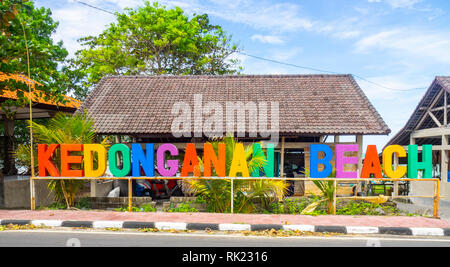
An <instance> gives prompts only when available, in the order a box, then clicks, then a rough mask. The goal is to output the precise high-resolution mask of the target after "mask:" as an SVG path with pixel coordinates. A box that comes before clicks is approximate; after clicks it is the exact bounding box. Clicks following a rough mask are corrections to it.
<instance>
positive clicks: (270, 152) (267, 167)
mask: <svg viewBox="0 0 450 267" xmlns="http://www.w3.org/2000/svg"><path fill="white" fill-rule="evenodd" d="M274 149H275V146H274V144H267V157H266V156H265V155H264V152H263V150H262V148H261V144H259V143H254V144H253V157H263V158H264V160H266V163H265V164H264V165H263V166H262V167H263V169H264V174H265V175H266V177H271V178H272V177H274ZM259 171H260V168H257V169H253V171H252V176H253V177H259Z"/></svg>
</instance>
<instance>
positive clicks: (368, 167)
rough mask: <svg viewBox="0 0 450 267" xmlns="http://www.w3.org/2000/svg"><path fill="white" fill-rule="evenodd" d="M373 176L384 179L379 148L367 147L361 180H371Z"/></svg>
mask: <svg viewBox="0 0 450 267" xmlns="http://www.w3.org/2000/svg"><path fill="white" fill-rule="evenodd" d="M371 174H373V175H374V176H375V178H383V174H382V173H381V164H380V159H379V158H378V152H377V146H375V145H370V146H367V151H366V157H365V158H364V165H363V168H362V172H361V178H370V175H371Z"/></svg>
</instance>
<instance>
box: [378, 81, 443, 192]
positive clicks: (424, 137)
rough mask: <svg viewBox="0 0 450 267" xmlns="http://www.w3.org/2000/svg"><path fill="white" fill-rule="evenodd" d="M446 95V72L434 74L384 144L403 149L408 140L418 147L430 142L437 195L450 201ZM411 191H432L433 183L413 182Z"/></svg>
mask: <svg viewBox="0 0 450 267" xmlns="http://www.w3.org/2000/svg"><path fill="white" fill-rule="evenodd" d="M449 95H450V76H438V77H436V78H435V79H434V81H433V83H432V84H431V85H430V87H429V88H428V90H427V91H426V92H425V94H424V96H423V97H422V99H421V100H420V102H419V104H418V105H417V107H416V109H415V110H414V112H413V114H412V115H411V117H410V118H409V120H408V121H407V122H406V124H405V126H404V127H403V128H402V129H401V130H400V131H399V132H398V133H396V134H395V135H394V137H392V139H391V140H390V141H389V142H388V143H387V145H386V146H389V145H401V146H403V147H404V148H405V150H406V151H407V150H408V145H410V144H416V145H419V150H421V146H422V145H424V144H431V145H433V166H434V168H433V169H434V171H433V177H436V178H440V179H441V186H440V191H441V195H442V197H443V198H445V199H446V200H447V201H450V198H449V197H450V175H449V172H448V171H449V167H450V166H449V150H450V145H449V137H450V125H449V111H450V99H449ZM419 158H420V157H419ZM400 163H401V162H400ZM411 192H412V194H415V195H424V194H429V195H432V194H433V192H434V188H433V184H432V183H426V184H424V183H422V184H417V183H415V184H413V185H412V188H411Z"/></svg>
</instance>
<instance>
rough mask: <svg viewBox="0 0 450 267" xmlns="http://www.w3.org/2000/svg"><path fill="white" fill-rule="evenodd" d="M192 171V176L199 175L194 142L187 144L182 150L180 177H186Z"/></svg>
mask: <svg viewBox="0 0 450 267" xmlns="http://www.w3.org/2000/svg"><path fill="white" fill-rule="evenodd" d="M191 172H193V173H194V176H200V175H201V174H200V166H199V165H198V158H197V151H196V150H195V144H187V145H186V150H185V152H184V161H183V168H182V169H181V177H187V176H188V175H189V173H191Z"/></svg>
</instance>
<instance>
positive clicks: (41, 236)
mask: <svg viewBox="0 0 450 267" xmlns="http://www.w3.org/2000/svg"><path fill="white" fill-rule="evenodd" d="M23 246H27V247H30V246H31V247H64V246H82V247H83V246H84V247H113V246H120V247H327V246H332V247H335V246H337V247H342V246H343V247H366V246H381V247H403V246H407V247H415V246H420V247H450V238H448V237H426V238H425V237H424V238H418V237H401V236H389V237H387V236H370V237H368V236H338V237H317V236H313V237H306V236H305V237H260V236H242V235H224V234H213V235H211V234H198V233H192V234H191V233H178V234H172V233H136V232H107V231H99V232H96V231H85V232H84V231H63V230H61V231H55V230H32V231H3V232H0V247H23Z"/></svg>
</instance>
